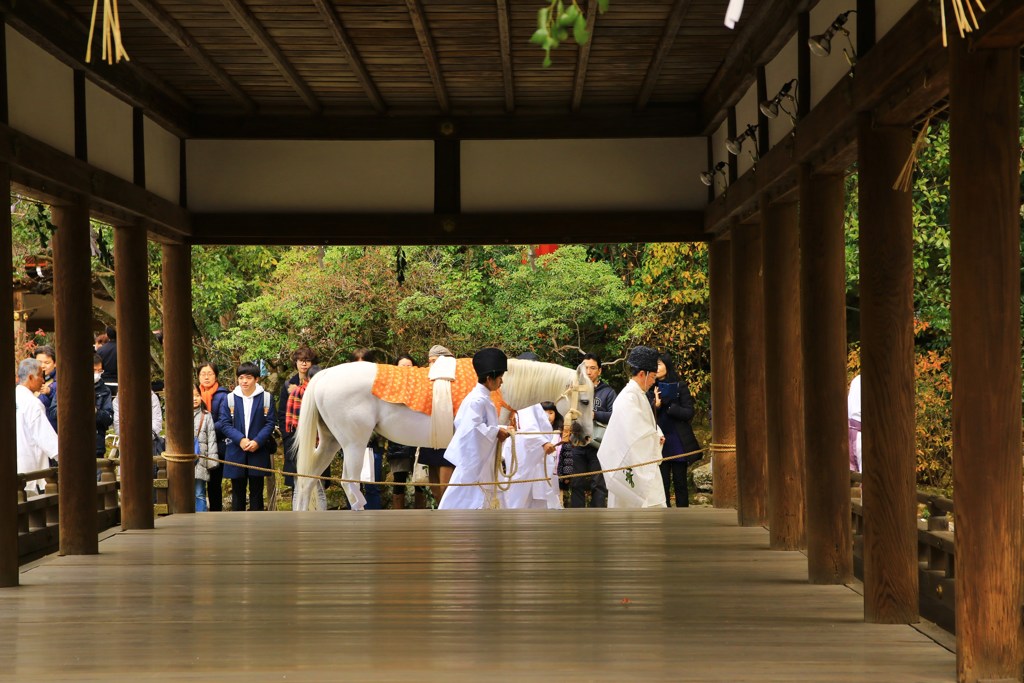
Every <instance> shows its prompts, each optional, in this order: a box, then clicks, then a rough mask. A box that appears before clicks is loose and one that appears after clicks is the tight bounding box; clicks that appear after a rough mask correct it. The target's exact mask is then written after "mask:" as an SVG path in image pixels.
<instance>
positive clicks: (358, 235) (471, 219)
mask: <svg viewBox="0 0 1024 683" xmlns="http://www.w3.org/2000/svg"><path fill="white" fill-rule="evenodd" d="M192 225H193V232H192V239H191V241H192V243H193V244H290V245H298V244H316V245H320V244H334V245H367V244H399V245H416V244H509V243H511V242H510V240H509V238H508V237H507V235H514V236H515V240H516V241H515V242H514V243H515V244H531V243H541V242H543V240H549V241H550V240H551V239H557V241H558V242H559V244H591V243H594V242H595V241H596V240H599V239H605V240H607V239H609V237H608V236H609V235H628V236H629V240H630V241H633V242H705V241H707V240H708V238H709V236H708V235H707V234H706V233H705V232H704V214H703V213H702V212H700V211H594V212H589V211H587V212H524V213H478V214H456V215H444V214H433V213H429V214H407V213H406V214H385V213H326V214H295V213H287V214H278V213H254V214H250V213H195V214H193V215H192ZM282 227H284V229H282ZM552 236H554V237H552Z"/></svg>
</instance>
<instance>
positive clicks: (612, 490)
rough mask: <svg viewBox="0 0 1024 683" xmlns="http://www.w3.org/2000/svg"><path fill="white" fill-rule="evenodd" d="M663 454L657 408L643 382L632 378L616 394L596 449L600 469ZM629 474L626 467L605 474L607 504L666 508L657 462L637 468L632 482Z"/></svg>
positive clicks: (654, 457) (655, 457)
mask: <svg viewBox="0 0 1024 683" xmlns="http://www.w3.org/2000/svg"><path fill="white" fill-rule="evenodd" d="M660 457H661V432H660V431H659V430H658V423H657V421H656V420H655V418H654V411H653V410H652V409H651V404H650V402H649V401H648V400H647V394H646V393H644V391H643V390H642V389H641V388H640V385H638V384H637V383H636V382H634V381H632V380H630V382H629V383H628V384H627V385H626V387H625V388H624V389H623V390H622V392H621V393H620V394H619V395H618V396H617V397H615V409H614V410H612V417H611V419H610V420H609V421H608V429H607V431H606V432H605V435H604V439H603V440H602V441H601V448H599V449H598V451H597V458H598V460H600V461H601V469H605V470H607V469H613V468H616V467H624V466H627V465H631V464H636V463H640V462H649V461H651V460H657V459H658V458H660ZM626 475H627V471H626V470H622V471H619V472H609V473H607V474H605V475H604V480H605V483H606V484H607V485H608V507H610V508H614V507H619V508H645V507H665V487H664V485H663V484H662V480H661V469H660V468H659V467H658V465H657V464H654V465H646V466H644V467H634V468H633V474H632V481H633V483H632V485H630V483H629V482H628V481H627V477H626Z"/></svg>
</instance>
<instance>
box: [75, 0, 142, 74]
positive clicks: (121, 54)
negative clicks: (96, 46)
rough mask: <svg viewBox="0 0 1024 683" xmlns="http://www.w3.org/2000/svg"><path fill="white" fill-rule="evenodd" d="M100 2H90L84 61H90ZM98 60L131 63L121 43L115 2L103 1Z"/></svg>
mask: <svg viewBox="0 0 1024 683" xmlns="http://www.w3.org/2000/svg"><path fill="white" fill-rule="evenodd" d="M99 4H100V0H92V18H91V19H90V20H89V44H88V45H87V46H86V48H85V61H86V62H91V61H92V39H93V36H94V35H95V33H96V15H97V14H98V13H99ZM100 44H101V48H102V50H101V56H100V58H101V59H103V60H104V61H106V62H107V64H113V63H114V62H115V61H116V62H120V61H121V59H122V58H123V59H124V61H126V62H127V61H131V60H130V59H129V58H128V53H127V52H126V51H125V49H124V45H123V44H122V43H121V18H120V17H119V16H118V12H117V0H103V26H102V27H101V29H100Z"/></svg>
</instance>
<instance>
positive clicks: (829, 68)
mask: <svg viewBox="0 0 1024 683" xmlns="http://www.w3.org/2000/svg"><path fill="white" fill-rule="evenodd" d="M887 1H888V0H882V1H881V2H879V3H877V4H884V3H885V2H887ZM856 5H857V2H856V0H821V1H820V2H819V3H818V4H817V5H815V7H814V9H812V10H811V35H812V36H816V35H818V34H821V33H824V32H825V30H826V29H827V28H828V27H829V25H831V24H832V21H833V20H834V19H835V18H836V17H837V16H838V15H839V14H840V13H842V12H845V11H846V10H849V9H855V8H856ZM845 28H846V30H847V31H849V32H850V40H851V41H852V42H853V45H855V46H856V45H857V15H856V14H851V15H850V16H849V17H848V18H847V22H846V26H845ZM843 48H846V49H847V51H849V50H850V43H848V42H847V40H846V38H845V37H843V36H842V35H841V34H838V33H837V34H836V35H835V36H834V37H833V38H832V52H831V54H829V55H828V56H827V57H818V56H816V55H814V54H812V55H811V106H812V107H814V106H816V105H817V104H818V102H820V101H821V99H822V98H823V97H824V96H825V95H827V94H828V92H829V91H830V90H831V89H832V87H833V86H834V85H835V84H836V83H838V82H839V81H840V80H841V79H843V78H846V77H847V75H848V74H849V73H850V65H849V64H848V63H847V61H846V58H845V57H844V56H843ZM801 85H803V84H801Z"/></svg>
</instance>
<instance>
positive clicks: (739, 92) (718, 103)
mask: <svg viewBox="0 0 1024 683" xmlns="http://www.w3.org/2000/svg"><path fill="white" fill-rule="evenodd" d="M817 4H818V0H773V1H772V2H762V3H760V4H759V5H758V6H757V8H756V9H755V10H754V11H753V12H750V13H749V16H747V15H746V14H745V15H744V16H743V18H742V19H741V20H740V28H739V31H738V35H737V36H736V40H735V41H733V44H732V47H730V48H729V51H728V52H727V53H726V56H725V59H724V60H723V62H722V64H721V66H719V67H718V71H717V72H715V75H714V77H713V78H712V79H711V83H709V84H708V87H707V89H706V90H705V91H704V96H703V97H702V98H701V117H702V121H703V125H702V130H701V133H702V134H703V135H711V133H712V132H713V131H714V130H715V129H716V128H717V127H718V125H719V124H720V123H721V122H722V121H724V120H725V116H726V112H727V110H728V109H729V107H731V106H733V105H735V104H736V103H737V102H738V101H739V99H740V98H741V97H743V95H744V93H746V92H747V90H748V89H749V88H750V86H751V85H752V84H753V83H754V79H755V77H756V75H757V67H758V66H760V65H761V64H766V63H768V62H769V61H771V60H772V58H773V57H775V55H776V54H778V52H779V50H781V49H782V46H783V45H785V44H786V43H787V42H789V39H790V38H792V37H793V34H794V33H796V27H797V15H798V14H800V13H801V12H805V11H809V10H810V9H811V8H812V7H814V6H815V5H817ZM793 75H794V76H795V75H796V74H793ZM803 85H804V84H802V83H801V86H803ZM801 89H802V88H801Z"/></svg>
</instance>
